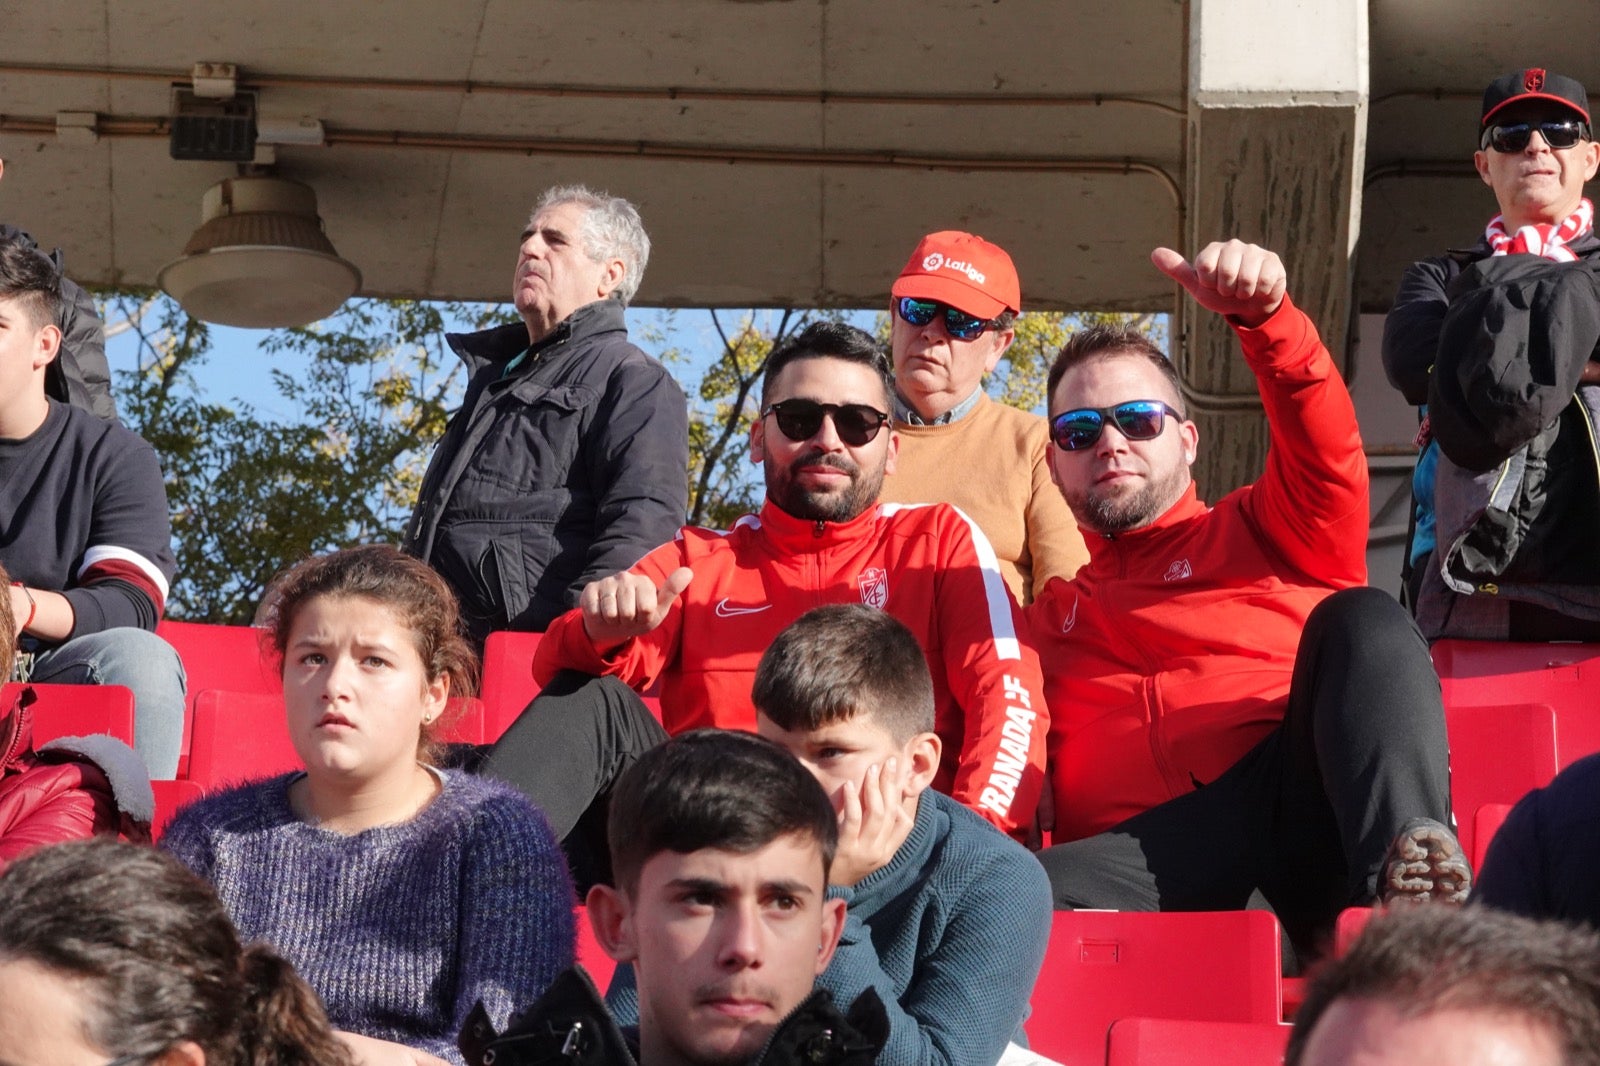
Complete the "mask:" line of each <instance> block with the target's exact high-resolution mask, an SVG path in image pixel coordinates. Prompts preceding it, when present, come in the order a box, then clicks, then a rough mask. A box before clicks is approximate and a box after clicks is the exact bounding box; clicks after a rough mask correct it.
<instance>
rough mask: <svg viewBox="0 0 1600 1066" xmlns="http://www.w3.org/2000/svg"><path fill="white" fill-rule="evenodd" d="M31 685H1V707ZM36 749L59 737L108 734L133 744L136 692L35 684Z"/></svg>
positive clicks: (114, 687) (119, 688)
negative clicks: (134, 698)
mask: <svg viewBox="0 0 1600 1066" xmlns="http://www.w3.org/2000/svg"><path fill="white" fill-rule="evenodd" d="M27 687H29V686H27V685H24V684H22V683H20V682H16V681H8V682H6V684H5V685H4V686H0V707H10V706H11V704H12V701H14V700H15V699H16V698H17V695H18V694H19V693H20V692H21V691H22V690H23V689H24V688H27ZM31 687H32V688H33V691H34V696H35V700H34V702H33V706H32V708H31V710H30V714H29V716H30V717H31V718H32V719H33V746H34V747H35V748H38V747H42V746H43V745H44V744H45V743H47V742H48V741H52V740H55V739H56V738H57V737H86V736H93V735H95V734H96V733H105V734H108V735H110V736H113V737H116V738H117V739H118V740H120V741H122V742H123V743H124V744H127V745H129V746H130V747H131V746H132V744H133V692H132V691H131V690H129V689H126V688H124V687H123V686H121V685H33V686H31Z"/></svg>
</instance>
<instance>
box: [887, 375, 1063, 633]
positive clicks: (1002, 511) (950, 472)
mask: <svg viewBox="0 0 1600 1066" xmlns="http://www.w3.org/2000/svg"><path fill="white" fill-rule="evenodd" d="M894 428H895V431H896V432H897V433H899V434H900V457H899V460H898V462H897V464H896V468H895V472H894V473H893V474H891V475H890V476H888V477H886V478H884V479H883V492H882V494H881V496H880V497H879V498H880V499H882V500H883V501H884V502H886V503H949V504H954V505H955V506H956V507H959V508H961V510H962V511H963V512H965V513H966V515H967V517H968V518H971V519H972V520H973V521H974V522H976V523H977V524H978V528H979V529H981V530H983V532H984V535H985V536H987V537H988V538H989V542H990V543H991V544H993V545H994V550H995V554H996V555H998V556H999V557H1000V569H1001V571H1002V572H1003V573H1004V574H1005V577H1006V584H1007V585H1009V586H1010V587H1011V593H1012V595H1014V596H1016V597H1017V602H1018V603H1021V604H1024V605H1026V604H1028V603H1030V602H1032V600H1033V597H1034V594H1035V593H1036V592H1037V591H1038V590H1039V589H1042V588H1044V586H1045V582H1047V581H1049V580H1050V579H1051V578H1052V577H1063V578H1067V577H1071V576H1072V575H1073V574H1074V573H1075V572H1076V571H1077V569H1078V567H1080V566H1082V565H1083V564H1084V563H1085V562H1087V561H1088V559H1089V552H1088V549H1086V548H1085V547H1084V545H1083V536H1082V535H1081V534H1080V533H1079V532H1078V526H1077V523H1075V522H1073V520H1072V512H1071V511H1069V510H1067V504H1066V501H1065V500H1063V499H1062V498H1061V491H1060V490H1059V489H1057V488H1056V486H1055V483H1054V482H1053V481H1051V480H1050V465H1049V452H1048V449H1049V447H1050V439H1049V435H1048V434H1049V431H1048V430H1047V428H1046V426H1045V420H1044V419H1043V418H1040V417H1039V416H1038V415H1035V414H1029V413H1028V412H1027V411H1019V410H1017V409H1016V408H1014V407H1007V406H1006V405H1005V404H1000V403H996V402H994V401H993V400H991V399H989V397H988V396H981V397H979V399H978V405H977V406H976V407H974V408H973V409H972V411H970V412H969V413H968V414H967V415H966V416H965V417H964V418H958V419H956V420H955V421H954V422H950V423H947V424H945V425H942V426H913V425H907V424H905V423H902V422H896V423H895V426H894Z"/></svg>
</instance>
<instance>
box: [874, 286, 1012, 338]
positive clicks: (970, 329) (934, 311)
mask: <svg viewBox="0 0 1600 1066" xmlns="http://www.w3.org/2000/svg"><path fill="white" fill-rule="evenodd" d="M895 310H896V312H898V313H899V315H900V317H901V318H903V319H905V320H906V321H907V322H909V323H911V324H912V325H913V326H926V325H927V324H928V323H929V322H932V321H933V319H934V316H936V315H939V314H943V315H944V331H945V332H946V333H948V334H950V336H952V337H954V338H955V339H956V340H961V341H975V340H977V339H978V338H979V337H981V336H983V331H984V330H986V329H994V328H996V323H995V322H994V320H993V319H988V318H979V317H978V316H977V315H969V314H967V313H966V312H965V311H960V310H957V309H956V308H954V307H951V306H950V305H949V304H942V303H940V302H939V301H938V300H919V299H917V298H916V297H914V296H902V297H900V300H899V302H898V303H896V304H895Z"/></svg>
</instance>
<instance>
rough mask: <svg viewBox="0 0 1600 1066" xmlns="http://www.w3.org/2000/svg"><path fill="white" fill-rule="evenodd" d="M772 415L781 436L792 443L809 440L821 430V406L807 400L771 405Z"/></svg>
mask: <svg viewBox="0 0 1600 1066" xmlns="http://www.w3.org/2000/svg"><path fill="white" fill-rule="evenodd" d="M772 414H773V416H774V417H776V418H777V420H778V428H779V429H781V430H782V431H783V435H784V436H785V437H788V438H789V439H790V440H792V441H802V440H810V439H811V438H812V437H815V436H816V435H817V430H819V429H821V428H822V405H821V404H818V403H811V402H810V401H809V400H789V401H788V402H786V403H783V404H773V405H772Z"/></svg>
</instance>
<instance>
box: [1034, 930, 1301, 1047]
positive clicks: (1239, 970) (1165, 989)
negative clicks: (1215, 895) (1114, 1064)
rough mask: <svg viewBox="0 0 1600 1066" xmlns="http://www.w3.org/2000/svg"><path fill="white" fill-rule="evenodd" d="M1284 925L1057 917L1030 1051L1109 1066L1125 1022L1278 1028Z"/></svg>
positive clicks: (1041, 981)
mask: <svg viewBox="0 0 1600 1066" xmlns="http://www.w3.org/2000/svg"><path fill="white" fill-rule="evenodd" d="M1279 938H1280V933H1279V929H1278V921H1277V919H1276V918H1274V917H1273V916H1272V915H1271V914H1270V913H1268V912H1266V911H1218V912H1214V913H1191V914H1171V913H1169V914H1134V913H1123V912H1114V911H1057V912H1056V914H1055V922H1054V926H1053V928H1052V931H1051V934H1050V944H1049V947H1048V949H1047V951H1046V953H1045V960H1044V968H1043V969H1042V970H1041V971H1040V973H1039V980H1038V983H1037V984H1035V985H1034V990H1033V1014H1032V1017H1031V1018H1029V1020H1028V1024H1027V1030H1028V1041H1029V1045H1030V1046H1031V1047H1032V1048H1033V1049H1034V1050H1035V1051H1037V1052H1039V1053H1040V1054H1041V1055H1045V1056H1048V1057H1049V1058H1052V1059H1056V1060H1057V1061H1059V1062H1064V1063H1097V1062H1103V1061H1104V1056H1105V1054H1106V1034H1107V1031H1108V1030H1109V1029H1110V1028H1111V1024H1112V1023H1113V1022H1115V1021H1117V1020H1118V1019H1119V1018H1132V1017H1151V1018H1188V1019H1203V1020H1208V1021H1231V1022H1254V1023H1262V1024H1269V1023H1270V1024H1275V1023H1277V1022H1278V1021H1279V1020H1280V1018H1281V1017H1282V1012H1283V999H1282V996H1283V989H1282V978H1281V976H1280V967H1281V956H1280V940H1279Z"/></svg>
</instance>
